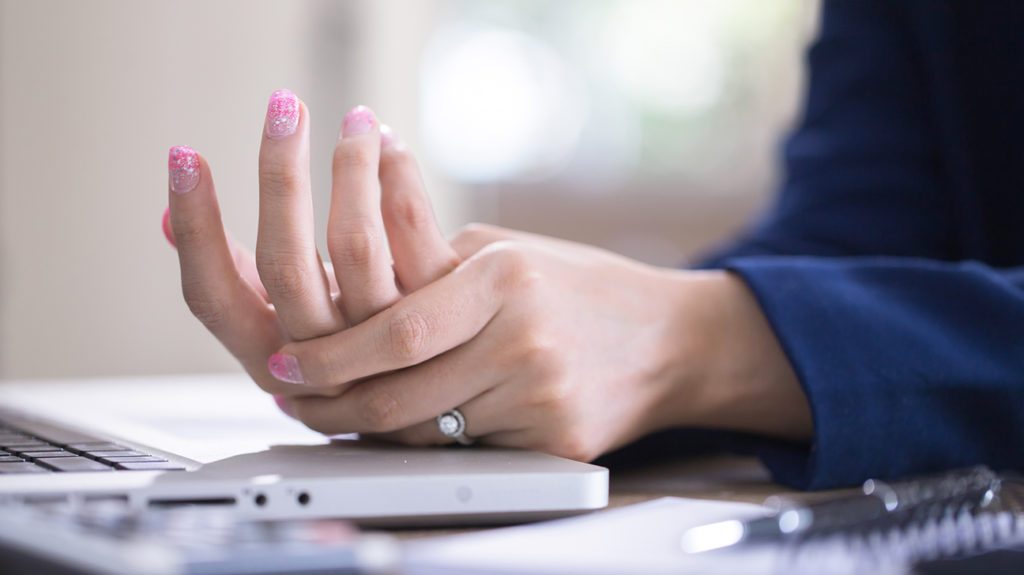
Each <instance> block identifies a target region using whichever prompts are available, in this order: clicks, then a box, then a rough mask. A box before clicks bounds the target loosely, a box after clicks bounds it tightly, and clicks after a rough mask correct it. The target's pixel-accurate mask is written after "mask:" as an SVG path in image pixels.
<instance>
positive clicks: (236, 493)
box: [0, 375, 608, 525]
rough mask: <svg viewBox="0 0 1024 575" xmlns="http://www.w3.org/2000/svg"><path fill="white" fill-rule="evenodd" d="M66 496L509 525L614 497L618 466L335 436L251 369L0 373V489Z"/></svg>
mask: <svg viewBox="0 0 1024 575" xmlns="http://www.w3.org/2000/svg"><path fill="white" fill-rule="evenodd" d="M63 499H69V500H71V501H79V500H80V501H85V502H87V501H94V500H105V499H110V500H120V501H124V502H127V503H128V504H130V505H132V506H136V507H139V508H147V507H173V506H179V505H207V506H219V507H224V508H228V507H229V508H231V509H234V510H236V511H237V513H238V514H239V516H241V517H246V518H266V519H291V518H321V517H339V518H348V519H352V520H355V521H356V522H359V523H362V524H371V525H424V524H435V525H441V524H461V523H506V522H518V521H528V520H535V519H545V518H551V517H559V516H566V515H573V514H578V513H583V512H586V511H590V510H594V509H599V508H602V507H605V506H606V505H607V502H608V471H607V470H606V469H604V468H602V467H598V466H594V465H589V464H585V463H580V462H576V461H571V460H568V459H563V458H559V457H554V456H551V455H546V454H542V453H536V452H530V451H521V450H510V449H497V448H485V447H478V446H473V447H468V448H464V447H455V448H407V447H401V446H393V445H386V444H379V443H369V442H366V441H361V440H359V439H358V438H356V437H354V436H353V437H341V438H333V439H330V440H328V439H327V438H325V437H324V436H322V435H320V434H317V433H315V432H312V431H310V430H308V429H306V428H305V427H304V426H302V425H301V424H299V423H297V422H295V421H293V420H291V419H289V418H288V417H286V416H285V415H283V414H282V413H280V412H279V411H278V410H277V407H276V406H275V405H274V403H273V401H272V400H271V398H270V397H268V396H267V395H265V394H263V393H262V392H260V391H259V390H257V389H256V388H255V386H254V385H253V384H252V382H251V381H249V380H248V378H247V377H245V376H241V375H237V376H236V375H219V376H188V377H155V378H154V377H147V378H135V379H132V378H126V379H104V380H62V381H9V382H0V500H19V501H50V500H63Z"/></svg>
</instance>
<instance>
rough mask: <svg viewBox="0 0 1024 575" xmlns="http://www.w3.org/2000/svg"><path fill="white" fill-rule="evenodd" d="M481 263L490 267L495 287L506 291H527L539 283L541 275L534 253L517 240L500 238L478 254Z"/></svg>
mask: <svg viewBox="0 0 1024 575" xmlns="http://www.w3.org/2000/svg"><path fill="white" fill-rule="evenodd" d="M477 255H478V257H479V259H480V261H481V264H482V265H485V266H486V267H487V268H488V271H489V272H490V273H491V277H492V278H493V279H494V284H495V287H496V288H497V289H499V290H502V291H506V292H516V291H525V290H529V289H532V288H535V287H536V286H537V285H538V283H539V282H538V281H537V280H538V279H539V278H540V275H539V274H538V273H537V272H536V271H535V269H534V264H533V258H532V254H531V252H530V250H529V248H528V247H527V246H525V245H524V244H523V243H522V242H518V241H516V240H499V241H497V242H494V243H492V244H490V245H488V246H487V247H485V248H484V249H482V250H480V252H479V253H478V254H477Z"/></svg>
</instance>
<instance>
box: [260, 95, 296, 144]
mask: <svg viewBox="0 0 1024 575" xmlns="http://www.w3.org/2000/svg"><path fill="white" fill-rule="evenodd" d="M298 125H299V99H298V98H296V97H295V94H294V93H293V92H292V91H291V90H277V91H275V92H274V93H273V94H271V95H270V102H268V103H267V135H268V136H270V137H271V138H283V137H285V136H291V135H292V134H294V133H295V128H296V127H298Z"/></svg>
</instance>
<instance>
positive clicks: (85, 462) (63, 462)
mask: <svg viewBox="0 0 1024 575" xmlns="http://www.w3.org/2000/svg"><path fill="white" fill-rule="evenodd" d="M39 464H40V465H44V466H46V467H49V468H50V469H53V470H55V471H113V469H112V468H111V467H110V466H108V465H105V464H103V463H100V462H99V461H94V460H92V459H87V458H85V457H57V458H54V459H40V460H39Z"/></svg>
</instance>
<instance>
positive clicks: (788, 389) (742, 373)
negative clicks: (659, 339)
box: [655, 271, 813, 440]
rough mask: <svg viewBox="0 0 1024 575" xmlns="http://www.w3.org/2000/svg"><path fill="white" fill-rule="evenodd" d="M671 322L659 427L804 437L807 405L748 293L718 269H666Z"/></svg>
mask: <svg viewBox="0 0 1024 575" xmlns="http://www.w3.org/2000/svg"><path fill="white" fill-rule="evenodd" d="M671 278H672V280H670V281H675V282H677V283H678V289H677V290H676V294H677V297H676V298H675V300H674V302H673V305H672V306H671V308H672V313H673V317H674V321H673V322H672V328H671V332H670V333H668V334H667V337H666V345H665V348H664V351H663V354H662V357H663V358H664V359H663V361H664V362H665V365H667V366H668V367H667V368H666V369H664V370H663V373H665V375H666V385H665V394H666V396H665V398H664V401H662V402H660V403H659V406H660V407H659V410H660V413H659V414H658V415H657V417H656V418H655V419H656V420H657V421H658V422H659V425H660V427H661V428H669V427H703V428H713V429H729V430H735V431H746V432H752V433H758V434H763V435H770V436H775V437H781V438H785V439H796V440H804V439H809V438H810V437H811V435H812V431H813V422H812V420H811V411H810V407H809V405H808V401H807V398H806V396H805V395H804V392H803V390H802V389H801V386H800V383H799V381H798V380H797V377H796V374H795V373H794V371H793V368H792V366H791V365H790V363H789V360H788V359H787V358H786V354H785V353H784V352H783V350H782V348H781V346H780V345H779V342H778V339H777V338H776V337H775V334H774V333H773V331H772V328H771V326H770V325H769V324H768V322H767V320H766V319H765V317H764V314H763V313H762V312H761V309H760V308H759V306H758V304H757V301H756V300H755V298H754V296H753V294H752V293H751V292H750V290H749V289H748V288H747V286H746V285H745V284H744V282H743V281H742V280H741V279H740V278H739V277H738V276H736V275H735V274H732V273H730V272H724V271H707V272H693V271H686V272H671Z"/></svg>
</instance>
